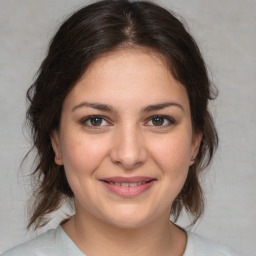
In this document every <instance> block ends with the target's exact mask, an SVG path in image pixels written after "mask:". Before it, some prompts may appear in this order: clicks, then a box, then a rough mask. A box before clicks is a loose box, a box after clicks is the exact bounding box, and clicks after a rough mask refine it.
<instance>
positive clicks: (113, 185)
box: [100, 176, 156, 197]
mask: <svg viewBox="0 0 256 256" xmlns="http://www.w3.org/2000/svg"><path fill="white" fill-rule="evenodd" d="M100 181H101V182H102V183H103V185H104V186H105V187H106V188H107V189H108V190H109V191H110V192H112V193H115V194H116V195H119V196H121V197H134V196H138V195H140V194H142V193H144V192H145V191H147V190H148V189H150V188H151V187H152V186H153V184H154V183H155V181H156V179H155V178H151V177H144V176H137V177H131V178H126V177H111V178H106V179H101V180H100Z"/></svg>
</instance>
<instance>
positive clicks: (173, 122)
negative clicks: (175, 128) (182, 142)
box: [145, 115, 177, 128]
mask: <svg viewBox="0 0 256 256" xmlns="http://www.w3.org/2000/svg"><path fill="white" fill-rule="evenodd" d="M156 117H161V118H164V119H166V120H167V121H168V122H169V123H168V125H160V126H157V125H148V124H147V123H148V122H149V121H152V119H153V118H156ZM176 123H177V121H176V120H175V119H174V118H173V117H171V116H168V115H153V116H150V117H149V118H147V120H146V124H145V125H146V126H153V127H156V128H163V127H168V126H172V125H175V124H176Z"/></svg>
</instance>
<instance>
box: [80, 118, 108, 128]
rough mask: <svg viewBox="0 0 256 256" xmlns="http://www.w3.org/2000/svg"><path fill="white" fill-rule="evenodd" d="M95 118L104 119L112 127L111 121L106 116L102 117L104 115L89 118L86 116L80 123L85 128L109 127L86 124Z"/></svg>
mask: <svg viewBox="0 0 256 256" xmlns="http://www.w3.org/2000/svg"><path fill="white" fill-rule="evenodd" d="M93 118H101V119H103V120H104V121H106V122H107V123H108V125H111V122H110V121H109V119H108V118H107V117H105V116H102V115H89V116H86V117H84V118H82V119H81V121H80V123H81V124H82V125H84V126H87V127H89V128H91V127H93V128H96V129H97V128H100V127H102V126H108V125H100V126H93V125H88V124H86V122H87V121H89V120H90V119H93Z"/></svg>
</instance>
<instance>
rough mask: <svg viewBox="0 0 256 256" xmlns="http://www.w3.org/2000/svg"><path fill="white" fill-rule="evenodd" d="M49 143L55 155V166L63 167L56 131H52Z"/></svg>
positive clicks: (58, 136) (58, 137)
mask: <svg viewBox="0 0 256 256" xmlns="http://www.w3.org/2000/svg"><path fill="white" fill-rule="evenodd" d="M51 143H52V148H53V151H54V153H55V158H54V162H55V164H57V165H63V162H62V154H61V149H60V135H59V133H58V131H56V130H54V131H53V132H52V134H51Z"/></svg>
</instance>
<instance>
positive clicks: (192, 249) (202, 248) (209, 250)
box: [183, 231, 238, 256]
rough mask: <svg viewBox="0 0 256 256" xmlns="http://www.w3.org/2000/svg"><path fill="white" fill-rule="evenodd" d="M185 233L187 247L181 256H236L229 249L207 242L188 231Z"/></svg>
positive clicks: (236, 255)
mask: <svg viewBox="0 0 256 256" xmlns="http://www.w3.org/2000/svg"><path fill="white" fill-rule="evenodd" d="M186 232H187V239H188V240H187V247H186V250H185V253H184V255H183V256H192V255H197V256H201V255H202V256H203V255H208V256H238V254H236V253H235V252H233V251H232V250H231V249H230V248H229V247H227V246H225V245H222V244H219V243H216V242H213V241H211V240H208V239H206V238H204V237H201V236H199V235H197V234H195V233H192V232H190V231H186Z"/></svg>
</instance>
